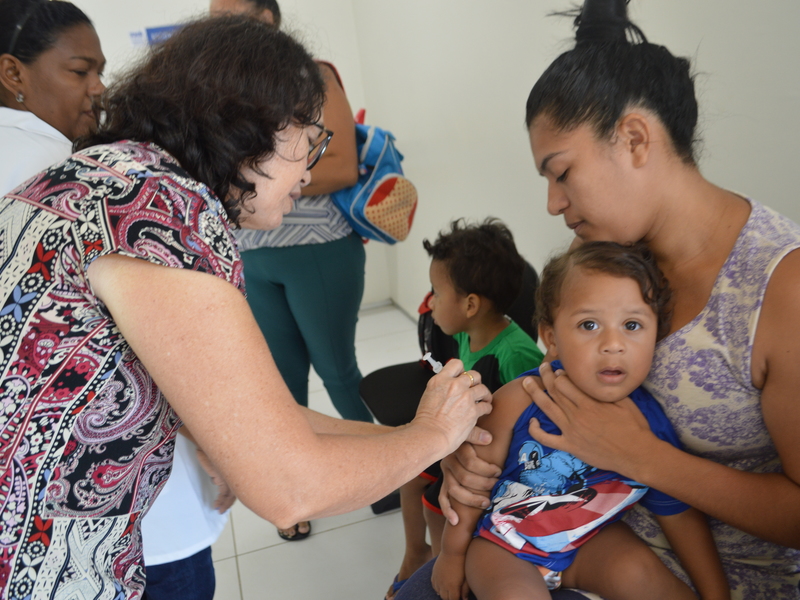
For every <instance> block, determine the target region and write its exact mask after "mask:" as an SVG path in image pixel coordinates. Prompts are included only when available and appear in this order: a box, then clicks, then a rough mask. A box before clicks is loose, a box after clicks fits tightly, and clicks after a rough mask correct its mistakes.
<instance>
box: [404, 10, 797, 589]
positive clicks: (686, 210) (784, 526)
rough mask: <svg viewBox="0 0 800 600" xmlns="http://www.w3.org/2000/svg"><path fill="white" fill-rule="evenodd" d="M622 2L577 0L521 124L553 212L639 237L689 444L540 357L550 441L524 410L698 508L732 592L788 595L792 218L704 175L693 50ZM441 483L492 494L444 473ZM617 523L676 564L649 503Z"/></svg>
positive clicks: (597, 459)
mask: <svg viewBox="0 0 800 600" xmlns="http://www.w3.org/2000/svg"><path fill="white" fill-rule="evenodd" d="M626 4H627V3H626V2H625V0H598V1H594V0H586V2H585V3H584V6H583V9H582V11H581V13H580V15H579V16H578V17H577V18H576V25H577V35H576V41H577V43H576V46H575V48H574V49H572V50H570V51H568V52H565V53H564V54H562V55H561V56H559V57H558V58H557V59H556V60H555V61H554V62H553V63H552V64H551V65H550V66H549V67H548V69H547V70H546V71H545V72H544V74H543V75H542V76H541V77H540V78H539V80H538V81H537V82H536V84H535V85H534V87H533V90H532V91H531V93H530V96H529V98H528V102H527V114H526V122H527V125H528V128H529V132H530V140H531V148H532V151H533V157H534V161H535V166H536V169H537V170H538V171H539V173H540V174H541V175H542V176H543V177H545V178H546V179H547V182H548V197H547V207H548V211H549V212H550V214H552V215H554V216H562V217H563V218H564V220H565V222H566V225H567V226H568V227H569V228H570V229H572V230H573V231H574V232H575V235H576V236H577V240H576V241H577V242H578V243H582V242H586V241H597V240H603V241H614V242H619V243H630V242H636V241H639V240H642V241H644V242H646V243H647V245H648V246H649V247H650V249H651V250H652V251H653V253H654V254H655V256H656V259H657V261H658V264H659V266H660V268H661V269H662V270H663V272H664V274H665V275H666V276H667V278H668V279H669V281H670V283H671V285H672V288H673V298H674V305H673V316H672V325H671V329H670V333H669V335H668V336H667V337H666V338H665V339H663V340H662V341H661V342H660V343H659V344H658V346H657V348H656V354H655V359H654V362H653V368H652V371H651V372H650V375H649V378H648V380H647V381H646V383H645V386H646V387H647V388H648V389H649V390H650V391H651V392H652V393H653V395H654V396H655V397H656V398H657V400H658V401H659V403H660V404H661V405H662V406H663V408H664V410H665V412H666V414H667V416H668V417H669V419H670V421H671V422H672V423H673V425H674V427H675V429H676V431H677V432H678V434H679V437H680V438H681V441H682V443H683V445H684V447H685V450H684V451H681V450H679V449H676V448H674V447H672V446H670V445H668V444H666V443H665V442H662V441H660V440H659V439H657V438H656V437H655V436H654V435H653V434H652V433H651V432H650V430H649V429H648V427H647V425H646V423H644V420H643V419H642V416H641V414H640V413H638V411H637V410H636V409H635V408H634V405H633V404H632V403H631V402H630V401H625V402H624V403H619V404H607V403H599V402H595V401H594V400H593V399H592V398H590V397H587V396H585V395H584V394H582V393H581V392H579V391H578V390H577V388H576V387H575V386H574V385H573V384H572V382H571V381H570V380H569V378H568V376H567V375H564V374H561V373H557V374H553V373H552V371H551V370H550V369H549V368H548V366H547V365H543V368H542V371H543V373H545V375H544V376H543V379H544V381H545V385H546V387H547V389H548V390H549V391H550V395H551V396H552V398H551V397H548V396H547V395H546V394H545V393H544V392H542V391H541V390H539V389H538V387H536V386H535V384H533V381H532V380H530V381H527V382H526V383H525V386H526V389H527V390H528V392H529V394H530V395H531V397H532V399H533V401H534V402H536V404H538V405H539V406H540V407H541V408H542V409H543V410H544V412H545V413H546V414H547V415H548V416H550V417H551V418H552V419H553V421H554V422H555V423H556V424H557V425H558V426H559V428H560V429H561V431H562V435H561V436H554V435H550V434H547V433H545V432H543V431H542V430H541V429H540V428H539V427H538V424H537V423H535V422H532V423H531V426H530V432H531V435H533V437H534V438H536V439H537V440H538V441H540V442H541V443H543V444H546V445H549V446H551V447H553V448H556V449H561V450H565V451H567V452H570V453H572V454H574V455H576V456H578V457H579V458H581V459H582V460H584V461H586V462H588V463H590V464H592V465H595V466H597V467H600V468H603V469H609V470H612V471H617V472H619V473H623V474H625V475H626V476H629V477H631V478H633V479H635V480H637V481H639V482H641V483H644V484H646V485H648V486H650V487H653V488H656V489H658V490H661V491H662V492H664V493H667V494H670V495H672V496H674V497H675V498H677V499H679V500H681V501H684V502H686V503H688V504H691V505H692V506H695V507H697V508H698V509H700V510H701V511H703V512H705V513H706V514H707V515H708V516H709V517H710V523H711V527H712V530H713V533H714V537H715V540H716V543H717V546H718V549H719V552H720V555H721V558H722V561H723V563H724V568H725V571H726V574H727V576H728V579H729V582H730V586H731V590H732V597H733V598H736V599H747V600H753V599H761V598H763V599H766V598H770V599H772V598H800V591H798V581H799V580H800V551H798V548H800V445H798V444H797V441H796V439H797V431H798V430H800V403H798V402H797V398H796V394H797V391H798V389H800V368H798V360H800V311H798V310H797V307H798V306H800V252H797V251H796V250H797V249H798V248H800V228H798V226H797V225H796V224H795V223H793V222H791V221H790V220H789V219H787V218H785V217H783V216H781V215H779V214H777V213H775V212H774V211H772V210H771V209H769V208H767V207H766V206H763V205H762V204H760V203H758V202H757V201H755V200H752V199H749V198H745V197H742V196H739V195H737V194H735V193H732V192H730V191H728V190H726V189H724V188H720V187H717V186H716V185H714V184H712V183H710V182H709V181H707V180H706V179H704V177H703V176H702V174H701V173H700V171H699V169H698V166H697V162H696V159H695V154H694V148H693V147H694V142H695V137H694V136H695V127H696V124H697V115H698V108H697V101H696V99H695V93H694V83H693V79H692V75H691V73H690V64H689V61H688V60H686V59H684V58H678V57H675V56H673V55H672V54H671V53H670V52H669V51H668V50H667V49H666V48H664V47H663V46H658V45H655V44H651V43H649V42H648V41H647V40H646V38H645V36H644V35H643V34H642V32H641V31H640V30H639V29H638V28H637V27H636V26H635V25H633V24H632V23H631V22H630V21H629V20H628V18H627V9H626ZM473 453H474V451H473V450H472V449H471V448H470V447H468V446H467V447H464V448H462V449H461V450H460V451H459V452H458V460H454V459H452V458H451V459H449V460H447V461H446V467H447V468H448V469H449V470H450V472H451V473H452V474H453V475H454V477H455V479H457V480H459V481H461V482H462V483H463V484H464V485H465V486H467V487H468V488H471V489H473V490H475V489H489V488H490V487H491V484H492V483H493V481H494V480H493V479H481V478H480V477H476V474H482V475H483V476H486V477H489V478H491V477H493V476H495V475H496V474H498V473H499V472H500V471H499V469H497V468H496V467H494V466H493V465H488V464H487V463H482V462H481V461H478V460H477V458H475V457H474V456H473ZM462 463H463V466H462ZM464 467H466V470H465V468H464ZM450 493H451V494H452V495H453V497H454V498H457V499H459V500H461V501H462V502H464V503H467V504H472V505H474V506H478V505H479V504H481V503H483V506H486V504H487V501H486V499H485V498H481V497H480V496H477V495H475V494H473V493H472V492H470V491H468V490H467V489H465V488H462V487H460V486H459V485H457V484H455V483H453V487H452V488H451V489H450ZM448 516H449V517H450V518H451V520H452V519H453V513H452V512H450V511H448ZM626 522H627V523H628V525H630V527H631V528H632V529H633V530H634V531H635V532H636V533H637V534H638V535H639V536H640V537H641V538H643V539H644V540H645V541H646V542H647V543H648V544H649V545H650V546H651V547H652V548H653V550H654V551H655V552H656V553H657V554H658V555H659V556H660V557H661V558H662V559H663V560H664V561H665V562H666V563H667V565H668V566H669V567H670V568H671V569H673V570H674V571H676V572H679V570H680V567H679V566H678V564H677V562H676V560H675V557H674V555H673V554H672V552H671V550H670V549H669V547H668V545H667V544H666V542H665V540H664V538H663V536H662V534H661V532H660V530H659V528H658V527H657V525H656V523H655V521H654V519H653V517H652V515H650V514H648V513H647V512H646V511H644V510H642V509H639V508H637V509H634V510H632V511H631V513H629V515H628V516H627V517H626ZM409 588H410V589H409V591H408V592H406V593H410V592H411V589H413V588H411V586H409ZM404 591H405V590H404ZM423 595H424V594H423ZM403 597H406V598H408V597H412V596H411V595H408V596H406V595H405V594H402V593H401V594H400V595H398V600H400V598H403ZM415 597H417V598H419V597H422V595H420V594H417V595H416V596H415Z"/></svg>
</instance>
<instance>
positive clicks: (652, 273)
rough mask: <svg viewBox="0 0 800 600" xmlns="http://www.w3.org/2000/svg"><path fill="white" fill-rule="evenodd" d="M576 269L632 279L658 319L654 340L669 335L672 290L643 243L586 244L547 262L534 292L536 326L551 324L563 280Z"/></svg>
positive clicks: (558, 302) (559, 302) (559, 298)
mask: <svg viewBox="0 0 800 600" xmlns="http://www.w3.org/2000/svg"><path fill="white" fill-rule="evenodd" d="M575 267H581V268H583V269H587V270H589V271H597V272H598V273H606V274H608V275H613V276H615V277H628V278H630V279H633V280H634V281H635V282H636V283H638V284H639V289H640V290H641V292H642V298H643V299H644V301H645V302H646V303H647V304H648V305H649V306H650V308H652V309H653V312H654V313H655V314H656V317H657V318H658V334H657V339H659V340H660V339H661V338H663V337H664V336H666V335H667V333H669V326H670V320H671V317H672V310H671V306H670V299H671V297H672V290H671V289H670V287H669V282H668V281H667V278H666V277H664V274H663V273H662V272H661V269H659V268H658V264H656V259H655V257H654V256H653V253H652V252H651V251H650V249H649V248H648V247H647V246H646V245H645V244H642V243H637V244H632V245H624V246H623V245H621V244H616V243H614V242H587V243H585V244H583V245H581V246H578V247H577V248H573V249H572V250H569V251H568V252H565V253H563V254H561V255H559V256H556V257H555V258H552V259H550V262H548V263H547V266H545V268H544V270H543V271H542V280H541V282H540V284H539V288H538V289H537V290H536V316H535V320H536V322H537V323H538V324H540V325H541V324H544V325H551V326H552V325H553V322H554V321H555V313H556V311H557V310H558V307H559V305H560V304H561V289H562V287H563V286H564V280H565V279H566V277H567V273H569V271H570V270H571V269H573V268H575Z"/></svg>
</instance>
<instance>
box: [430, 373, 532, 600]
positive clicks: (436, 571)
mask: <svg viewBox="0 0 800 600" xmlns="http://www.w3.org/2000/svg"><path fill="white" fill-rule="evenodd" d="M492 397H493V400H492V412H491V413H489V414H488V415H485V416H484V417H482V418H481V419H480V420H479V421H478V425H479V426H480V427H482V428H484V429H486V430H487V431H489V432H490V433H491V434H492V443H491V444H489V445H488V446H476V447H475V449H476V451H477V453H478V456H480V458H482V459H483V460H485V461H488V462H491V463H493V464H496V465H502V464H503V463H505V460H506V456H507V455H508V446H509V444H510V443H511V437H512V434H513V430H514V423H516V422H517V419H518V418H519V416H520V415H521V414H522V411H524V410H525V408H527V407H528V406H529V405H530V403H531V402H530V397H529V396H528V394H527V393H525V391H524V390H523V389H522V384H521V381H520V380H514V381H512V382H510V383H507V384H506V385H504V386H503V387H502V388H500V389H499V390H497V392H496V393H495V394H493V396H492ZM451 502H452V506H453V508H454V509H455V511H456V512H457V513H458V525H451V524H450V523H449V522H448V523H446V524H445V528H444V533H443V535H442V552H441V553H440V554H439V558H438V559H437V560H436V564H435V565H434V567H433V576H432V578H431V580H432V583H433V587H434V589H435V590H436V592H437V593H438V594H439V595H440V596H441V597H442V598H445V599H446V598H448V597H449V598H452V599H454V600H455V599H456V598H460V597H461V593H462V587H463V583H464V561H465V558H466V554H467V548H468V547H469V544H470V541H471V540H472V532H473V531H474V530H475V525H476V524H477V523H478V519H479V518H480V515H481V513H482V512H483V511H481V510H480V509H477V508H473V507H471V506H467V505H465V504H461V503H460V502H457V501H455V500H452V499H451Z"/></svg>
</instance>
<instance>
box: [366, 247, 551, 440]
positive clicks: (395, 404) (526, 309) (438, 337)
mask: <svg viewBox="0 0 800 600" xmlns="http://www.w3.org/2000/svg"><path fill="white" fill-rule="evenodd" d="M538 286H539V277H538V275H537V274H536V270H535V269H534V268H533V267H532V266H531V265H530V264H528V263H525V271H524V272H523V277H522V289H521V290H520V293H519V296H517V299H516V300H515V301H514V304H512V305H511V308H510V309H509V310H508V311H507V314H508V316H510V317H511V318H512V319H513V320H514V321H515V322H516V323H517V324H518V325H519V326H520V327H521V328H522V329H523V330H524V331H525V332H526V333H528V335H530V336H531V337H532V338H533V339H534V341H536V340H537V338H538V336H537V332H536V328H535V327H534V326H533V314H534V310H535V303H534V297H535V295H536V288H537V287H538ZM418 329H419V342H420V351H421V355H424V354H425V353H426V352H430V353H431V355H432V356H433V357H434V358H435V359H436V360H438V361H440V362H441V363H443V364H444V363H445V362H447V361H448V360H450V359H451V358H454V357H457V356H458V345H457V344H456V341H455V339H453V338H452V337H451V336H449V335H445V334H444V333H443V332H442V330H441V329H439V327H438V326H437V325H436V324H435V323H434V322H433V319H432V318H431V315H430V312H428V313H425V314H422V315H420V318H419V325H418ZM421 355H420V356H421ZM431 377H433V371H431V370H430V368H429V367H428V366H427V363H425V362H422V361H419V360H417V361H414V362H409V363H403V364H400V365H392V366H389V367H383V368H382V369H378V370H377V371H373V372H372V373H370V374H369V375H367V376H366V377H364V378H363V379H362V380H361V385H360V387H359V391H360V393H361V399H362V400H363V401H364V404H366V405H367V407H368V408H369V409H370V411H372V414H373V415H374V416H375V418H376V419H377V420H378V422H379V423H382V424H384V425H390V426H392V427H397V426H399V425H405V424H406V423H409V422H410V421H411V420H412V419H413V418H414V415H415V414H416V412H417V406H418V405H419V399H420V398H421V397H422V394H423V392H424V391H425V386H426V385H427V384H428V380H429V379H430V378H431Z"/></svg>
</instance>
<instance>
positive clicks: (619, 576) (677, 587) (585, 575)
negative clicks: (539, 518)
mask: <svg viewBox="0 0 800 600" xmlns="http://www.w3.org/2000/svg"><path fill="white" fill-rule="evenodd" d="M562 581H563V585H564V587H575V588H579V589H582V590H586V591H587V592H594V593H595V594H598V595H600V596H602V597H603V598H606V599H607V600H641V599H642V598H647V599H648V600H660V599H664V600H684V599H685V600H697V596H696V595H695V594H694V592H692V590H691V588H689V586H688V585H686V584H685V583H683V582H682V581H681V580H680V579H678V578H677V577H675V575H673V574H672V572H670V570H669V569H667V567H666V566H665V565H664V563H662V562H661V560H660V559H659V558H658V556H656V554H655V552H653V551H652V550H651V549H650V548H649V547H648V546H647V544H645V543H644V542H643V541H642V540H640V539H639V538H638V537H637V536H636V534H635V533H633V531H631V529H630V528H629V527H628V526H627V525H625V524H624V523H622V522H617V523H613V524H612V525H609V526H608V527H606V528H605V529H603V530H602V531H601V532H600V533H598V534H597V535H596V536H594V537H593V538H592V539H591V540H589V541H588V542H586V544H584V545H583V546H581V548H580V549H579V550H578V554H577V556H576V558H575V562H573V563H572V565H570V566H569V567H568V568H567V569H566V570H565V571H564V574H563V576H562Z"/></svg>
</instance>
